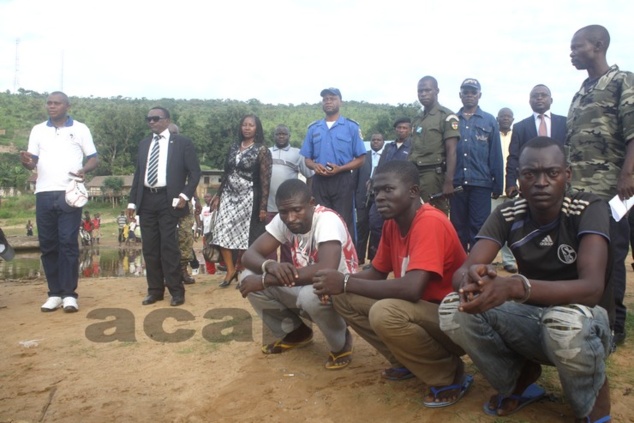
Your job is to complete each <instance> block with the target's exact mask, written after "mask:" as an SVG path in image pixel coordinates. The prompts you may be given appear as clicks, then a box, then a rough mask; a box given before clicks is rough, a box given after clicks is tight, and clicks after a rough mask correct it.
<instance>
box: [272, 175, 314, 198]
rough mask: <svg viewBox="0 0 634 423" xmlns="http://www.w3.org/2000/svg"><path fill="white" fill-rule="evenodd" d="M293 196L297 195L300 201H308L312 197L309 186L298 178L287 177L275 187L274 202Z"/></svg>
mask: <svg viewBox="0 0 634 423" xmlns="http://www.w3.org/2000/svg"><path fill="white" fill-rule="evenodd" d="M295 197H299V198H300V199H301V200H302V201H305V202H309V201H310V199H311V197H312V195H311V193H310V188H308V185H306V183H305V182H304V181H302V180H300V179H288V180H286V181H284V182H282V184H281V185H280V186H279V187H278V188H277V193H276V194H275V202H276V203H281V202H282V201H286V200H290V199H291V198H295Z"/></svg>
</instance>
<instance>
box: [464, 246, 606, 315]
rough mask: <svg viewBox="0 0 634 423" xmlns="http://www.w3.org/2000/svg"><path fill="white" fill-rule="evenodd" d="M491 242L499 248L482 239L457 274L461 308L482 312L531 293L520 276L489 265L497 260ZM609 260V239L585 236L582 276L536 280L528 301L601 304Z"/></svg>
mask: <svg viewBox="0 0 634 423" xmlns="http://www.w3.org/2000/svg"><path fill="white" fill-rule="evenodd" d="M491 244H494V245H495V248H498V249H499V246H498V245H497V244H496V243H495V242H493V241H490V240H486V239H481V240H479V241H478V242H477V243H476V245H475V246H474V248H473V250H471V253H470V255H469V257H468V258H467V261H466V262H465V263H464V264H463V265H462V266H461V267H460V269H458V271H456V273H455V274H454V280H453V282H454V287H456V286H459V287H460V288H459V289H460V291H459V292H460V294H461V300H462V301H461V310H462V311H464V312H467V313H481V312H484V311H486V310H489V309H491V308H493V307H497V306H498V305H500V304H502V303H504V302H505V301H509V300H514V299H515V300H517V299H522V298H524V297H525V295H526V294H527V292H526V289H525V287H524V285H523V283H522V281H521V279H520V278H518V277H517V276H510V277H502V276H498V275H497V272H495V270H494V268H493V267H492V266H490V265H489V264H488V263H491V261H492V260H493V258H492V257H491V254H490V253H491V251H493V249H492V245H491ZM485 259H488V260H485ZM607 262H608V242H607V240H606V239H605V238H604V237H603V236H601V235H596V234H586V235H584V236H583V238H581V242H580V244H579V253H578V257H577V269H578V276H579V278H578V279H574V280H565V281H562V280H554V281H544V280H535V279H532V280H530V284H531V286H532V289H531V291H530V297H529V298H528V299H527V303H533V304H544V305H559V304H584V305H587V306H591V307H592V306H595V305H597V304H598V302H599V301H600V299H601V296H602V294H603V290H604V288H605V273H606V267H607ZM483 263H487V264H483Z"/></svg>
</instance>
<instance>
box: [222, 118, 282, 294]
mask: <svg viewBox="0 0 634 423" xmlns="http://www.w3.org/2000/svg"><path fill="white" fill-rule="evenodd" d="M238 132H239V134H240V137H239V139H238V141H237V142H236V143H234V144H232V145H231V147H230V148H229V153H228V154H227V158H226V159H225V170H224V175H223V178H222V183H221V184H220V189H219V190H218V194H217V197H216V198H215V199H214V200H213V202H212V208H213V209H215V208H218V214H217V216H216V225H215V228H214V234H213V243H214V244H215V245H218V246H219V247H220V254H221V255H222V258H223V259H224V262H225V264H226V265H227V275H226V276H225V279H224V281H222V283H221V284H220V286H221V287H222V288H226V287H228V286H229V285H230V284H231V282H232V281H233V280H234V279H236V280H237V278H238V271H237V269H236V265H235V264H234V262H233V252H234V250H237V251H238V263H239V262H240V257H241V256H242V252H243V251H244V250H246V249H247V248H248V247H249V245H251V243H252V242H253V241H255V239H256V238H257V237H258V236H260V235H261V234H262V233H264V230H265V229H264V228H265V223H264V221H265V219H266V203H267V199H268V197H269V184H270V182H271V167H272V160H271V152H270V151H269V149H268V148H267V147H266V146H265V145H264V131H263V130H262V122H260V119H259V118H258V117H257V116H256V115H254V114H249V115H246V116H244V117H243V118H242V119H241V120H240V130H239V131H238Z"/></svg>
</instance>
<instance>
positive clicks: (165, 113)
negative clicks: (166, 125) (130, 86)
mask: <svg viewBox="0 0 634 423" xmlns="http://www.w3.org/2000/svg"><path fill="white" fill-rule="evenodd" d="M150 110H162V111H163V114H164V115H165V117H166V118H167V119H171V117H170V111H169V110H167V109H166V108H165V107H161V106H154V107H152V108H151V109H150Z"/></svg>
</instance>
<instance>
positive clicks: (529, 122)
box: [506, 113, 566, 187]
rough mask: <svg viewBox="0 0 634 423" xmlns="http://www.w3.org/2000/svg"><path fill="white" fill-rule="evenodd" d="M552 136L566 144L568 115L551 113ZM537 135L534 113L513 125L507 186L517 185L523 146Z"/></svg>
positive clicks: (508, 158) (507, 160) (507, 163)
mask: <svg viewBox="0 0 634 423" xmlns="http://www.w3.org/2000/svg"><path fill="white" fill-rule="evenodd" d="M550 119H551V120H550V137H551V138H552V139H555V140H557V141H559V142H560V143H561V145H564V142H565V141H566V117H565V116H559V115H556V114H554V113H551V114H550ZM536 136H537V128H536V127H535V117H534V116H533V115H531V116H529V117H527V118H526V119H524V120H522V121H520V122H518V123H516V124H515V125H513V134H512V135H511V144H510V145H509V151H508V157H507V159H506V186H507V187H510V186H515V187H516V186H517V176H518V175H517V167H518V166H519V157H520V151H521V150H522V146H523V145H524V144H526V142H527V141H529V140H532V139H533V138H535V137H536Z"/></svg>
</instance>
